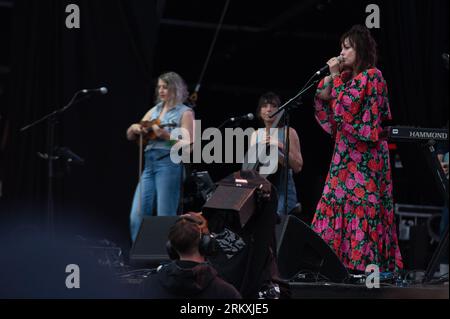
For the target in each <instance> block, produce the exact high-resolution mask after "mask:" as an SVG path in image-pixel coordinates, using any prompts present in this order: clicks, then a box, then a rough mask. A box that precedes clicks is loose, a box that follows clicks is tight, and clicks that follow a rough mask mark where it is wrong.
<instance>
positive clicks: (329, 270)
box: [276, 216, 349, 282]
mask: <svg viewBox="0 0 450 319" xmlns="http://www.w3.org/2000/svg"><path fill="white" fill-rule="evenodd" d="M276 234H277V243H278V244H277V253H278V256H277V257H278V270H279V272H280V276H281V278H282V279H286V280H295V278H296V276H297V275H298V274H314V275H316V277H317V278H318V279H324V278H326V279H327V280H328V281H331V282H343V281H345V280H346V279H347V278H348V277H349V273H348V271H347V269H346V268H345V266H344V265H343V264H342V262H341V261H340V260H339V258H338V257H337V256H336V254H335V253H334V251H333V250H332V249H331V248H330V247H329V246H328V245H327V243H325V242H324V241H323V240H322V238H321V237H320V236H319V235H317V234H316V233H315V232H314V231H313V230H312V229H311V228H310V227H309V226H308V225H306V224H305V223H303V222H302V221H301V220H300V219H298V218H297V217H294V216H288V217H285V218H283V219H282V222H281V224H280V225H279V226H278V227H277V230H276Z"/></svg>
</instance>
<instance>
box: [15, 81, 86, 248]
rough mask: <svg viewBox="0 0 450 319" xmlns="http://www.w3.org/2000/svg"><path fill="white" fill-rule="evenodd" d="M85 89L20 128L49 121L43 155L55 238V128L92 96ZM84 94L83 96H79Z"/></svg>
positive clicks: (49, 217) (50, 228) (49, 223)
mask: <svg viewBox="0 0 450 319" xmlns="http://www.w3.org/2000/svg"><path fill="white" fill-rule="evenodd" d="M87 93H89V92H86V91H85V90H79V91H77V92H76V93H75V94H74V95H73V97H72V99H71V100H70V101H69V103H68V104H67V105H65V106H64V107H62V108H60V109H56V110H55V111H53V112H51V113H49V114H47V115H45V116H44V117H42V118H41V119H39V120H37V121H34V122H33V123H31V124H28V125H26V126H24V127H22V128H21V129H20V132H22V133H23V132H25V131H27V130H29V129H31V128H33V127H35V126H37V125H38V124H40V123H43V122H45V121H46V122H47V136H46V139H47V154H44V155H43V158H44V159H45V160H47V218H46V219H47V225H46V226H47V232H48V235H49V238H50V239H51V240H53V238H54V205H55V204H54V199H53V179H54V169H53V161H55V160H56V159H57V158H58V157H57V156H55V128H56V125H57V124H58V120H59V117H60V116H61V115H62V114H63V113H64V112H65V111H67V110H68V109H69V108H70V107H71V106H72V105H74V104H77V103H79V102H81V101H83V100H85V99H87V98H89V97H90V96H91V94H87ZM81 94H84V96H82V97H81V98H79V96H80V95H81Z"/></svg>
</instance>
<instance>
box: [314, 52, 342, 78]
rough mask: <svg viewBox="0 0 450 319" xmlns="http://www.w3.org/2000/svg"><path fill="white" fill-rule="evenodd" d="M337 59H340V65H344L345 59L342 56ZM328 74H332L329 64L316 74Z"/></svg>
mask: <svg viewBox="0 0 450 319" xmlns="http://www.w3.org/2000/svg"><path fill="white" fill-rule="evenodd" d="M336 59H338V61H339V63H342V62H343V61H344V58H343V57H342V56H338V57H336ZM328 74H330V67H329V66H328V64H327V65H325V66H324V67H322V68H321V69H320V70H319V71H317V72H316V75H328Z"/></svg>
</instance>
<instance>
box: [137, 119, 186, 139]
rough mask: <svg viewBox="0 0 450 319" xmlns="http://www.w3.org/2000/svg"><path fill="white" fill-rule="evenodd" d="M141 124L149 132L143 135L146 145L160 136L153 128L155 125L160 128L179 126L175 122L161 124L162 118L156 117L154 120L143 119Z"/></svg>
mask: <svg viewBox="0 0 450 319" xmlns="http://www.w3.org/2000/svg"><path fill="white" fill-rule="evenodd" d="M139 124H140V125H141V126H142V128H143V129H144V130H145V131H146V132H147V133H144V134H143V135H142V139H143V144H144V145H146V144H147V143H148V142H149V141H150V140H156V139H157V138H158V136H157V135H156V133H155V131H154V130H153V125H158V126H159V127H160V128H165V127H176V126H177V125H176V124H175V123H169V124H161V120H160V119H155V120H152V121H141V122H140V123H139ZM138 143H140V141H139V139H138Z"/></svg>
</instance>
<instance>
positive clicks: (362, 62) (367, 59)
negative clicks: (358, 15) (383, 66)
mask: <svg viewBox="0 0 450 319" xmlns="http://www.w3.org/2000/svg"><path fill="white" fill-rule="evenodd" d="M345 40H348V42H349V44H350V46H351V47H352V48H354V49H355V51H356V67H355V71H357V73H361V72H363V71H364V70H367V69H370V68H373V67H375V66H376V64H377V60H378V56H377V43H376V42H375V39H374V38H373V37H372V35H371V33H370V31H369V29H367V28H366V27H365V26H362V25H354V26H353V27H352V28H351V29H350V30H349V31H347V32H346V33H344V34H343V35H342V37H341V44H342V45H344V43H345Z"/></svg>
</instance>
